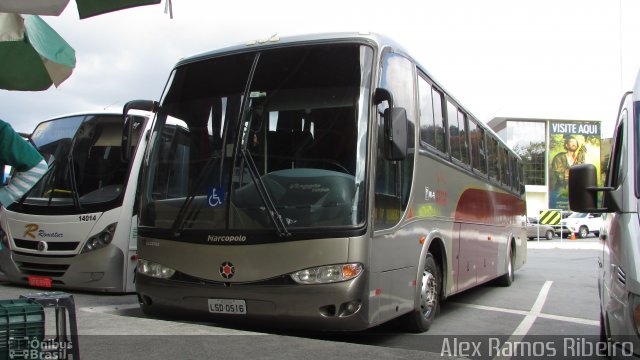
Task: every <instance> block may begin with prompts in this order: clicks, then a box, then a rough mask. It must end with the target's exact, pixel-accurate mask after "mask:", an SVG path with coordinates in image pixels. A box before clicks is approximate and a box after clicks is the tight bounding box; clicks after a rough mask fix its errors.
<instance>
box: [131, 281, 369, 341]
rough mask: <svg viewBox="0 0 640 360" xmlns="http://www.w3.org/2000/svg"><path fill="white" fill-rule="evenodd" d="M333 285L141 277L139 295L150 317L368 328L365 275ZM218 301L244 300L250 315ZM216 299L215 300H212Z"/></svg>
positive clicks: (264, 324)
mask: <svg viewBox="0 0 640 360" xmlns="http://www.w3.org/2000/svg"><path fill="white" fill-rule="evenodd" d="M362 275H364V274H361V276H359V277H358V278H355V279H353V280H350V281H344V282H339V283H333V284H318V285H299V284H294V285H251V284H231V285H221V284H215V285H212V284H202V283H201V284H195V283H191V282H180V281H172V280H163V279H157V278H152V277H149V276H145V275H141V274H139V273H138V274H137V277H136V292H137V293H138V299H139V301H140V305H141V307H142V309H143V311H144V312H145V313H147V314H153V315H161V316H171V317H181V318H189V317H193V316H195V317H197V318H198V319H200V320H202V319H203V318H206V319H208V320H211V321H214V322H216V321H219V322H223V323H225V322H229V323H233V324H237V323H243V322H247V323H252V324H255V325H263V326H269V327H272V326H283V327H288V328H303V329H309V330H347V331H357V330H364V329H366V328H368V327H370V326H371V325H370V324H369V322H368V316H367V313H368V299H365V298H363V296H364V297H366V296H368V295H367V292H366V290H365V284H366V281H365V276H362ZM216 299H232V300H240V301H244V303H245V304H246V314H218V313H213V312H212V311H215V310H210V307H211V306H210V304H211V303H212V302H216ZM210 300H211V301H210Z"/></svg>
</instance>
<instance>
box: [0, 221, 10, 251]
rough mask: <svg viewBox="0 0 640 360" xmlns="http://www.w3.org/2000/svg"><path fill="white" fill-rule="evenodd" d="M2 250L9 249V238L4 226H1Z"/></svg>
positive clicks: (0, 242)
mask: <svg viewBox="0 0 640 360" xmlns="http://www.w3.org/2000/svg"><path fill="white" fill-rule="evenodd" d="M2 248H5V249H9V236H8V235H7V233H6V232H5V231H4V229H3V228H2V226H0V250H2Z"/></svg>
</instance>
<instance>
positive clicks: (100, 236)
mask: <svg viewBox="0 0 640 360" xmlns="http://www.w3.org/2000/svg"><path fill="white" fill-rule="evenodd" d="M116 225H118V223H113V224H111V225H109V226H107V227H106V228H104V230H102V231H101V232H99V233H97V234H95V235H93V236H92V237H90V238H89V239H88V240H87V242H86V243H85V244H84V247H83V248H82V251H81V252H80V253H86V252H89V251H93V250H97V249H101V248H103V247H105V246H107V245H109V244H110V243H111V240H113V234H114V233H115V232H116Z"/></svg>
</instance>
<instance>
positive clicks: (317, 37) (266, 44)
mask: <svg viewBox="0 0 640 360" xmlns="http://www.w3.org/2000/svg"><path fill="white" fill-rule="evenodd" d="M339 42H356V43H358V42H360V43H363V44H369V45H371V46H373V47H374V48H376V50H381V49H384V48H387V47H388V48H391V49H393V50H394V51H395V52H398V53H400V54H402V55H404V56H406V57H408V58H409V59H411V60H412V61H413V62H414V63H415V64H416V66H417V67H418V68H419V69H420V71H422V72H423V73H425V74H426V75H427V76H428V77H429V78H430V80H431V81H432V82H434V83H435V84H436V85H437V86H438V87H439V88H440V89H441V90H442V91H444V92H445V93H446V94H447V96H449V97H450V98H451V99H452V100H453V101H454V102H455V103H456V104H457V105H458V106H459V107H460V108H461V109H463V110H464V111H465V112H466V113H467V114H468V115H469V116H471V117H472V118H474V119H476V120H478V123H480V126H482V128H483V129H484V130H485V131H487V132H489V133H491V134H493V135H494V136H495V138H496V139H497V140H498V142H500V143H501V144H503V145H504V146H505V147H506V148H507V149H509V151H510V152H511V153H513V154H514V155H516V156H517V157H518V158H519V156H518V155H517V154H515V152H513V149H511V148H510V147H509V146H508V145H507V144H506V142H505V141H504V140H503V139H502V138H501V137H500V136H498V135H497V134H496V133H495V132H494V131H493V130H492V129H491V128H490V127H489V126H488V125H487V124H485V123H484V122H483V121H481V120H480V119H478V118H477V117H476V116H475V115H473V113H471V111H469V109H467V108H466V107H465V106H464V105H463V104H462V103H461V102H460V101H458V100H457V99H456V98H455V96H453V95H452V94H451V92H449V91H448V90H447V89H446V88H445V87H444V86H443V85H442V84H441V83H440V82H438V81H437V80H436V79H435V78H434V77H433V75H432V74H431V73H429V72H428V71H427V69H426V68H425V67H424V66H423V65H422V64H421V63H420V62H419V61H418V60H417V59H415V58H414V57H412V56H411V54H410V53H409V52H408V51H407V50H405V48H404V47H403V46H402V45H400V44H399V43H398V42H396V41H395V40H393V39H391V38H389V37H387V36H385V35H382V34H377V33H371V32H336V33H318V34H306V35H296V36H287V37H282V38H281V37H279V36H278V35H273V36H271V37H269V38H264V39H252V40H249V41H247V42H245V43H242V44H236V45H232V46H229V47H224V48H220V49H215V50H211V51H207V52H203V53H200V54H196V55H192V56H189V57H186V58H183V59H181V60H180V61H178V63H177V64H176V65H175V67H174V68H178V67H180V66H183V65H186V64H190V63H193V62H198V61H202V60H207V59H210V58H214V57H218V56H223V55H227V54H237V53H243V52H254V51H257V50H265V49H273V48H280V47H287V46H292V45H301V44H314V43H339Z"/></svg>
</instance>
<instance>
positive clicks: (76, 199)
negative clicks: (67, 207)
mask: <svg viewBox="0 0 640 360" xmlns="http://www.w3.org/2000/svg"><path fill="white" fill-rule="evenodd" d="M72 154H73V144H72V145H71V151H69V156H68V157H67V162H68V165H67V166H68V167H69V170H68V171H69V182H70V185H71V198H72V199H73V206H75V208H76V209H78V210H82V205H81V204H80V196H78V184H77V183H76V170H75V168H74V166H73V155H72Z"/></svg>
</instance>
